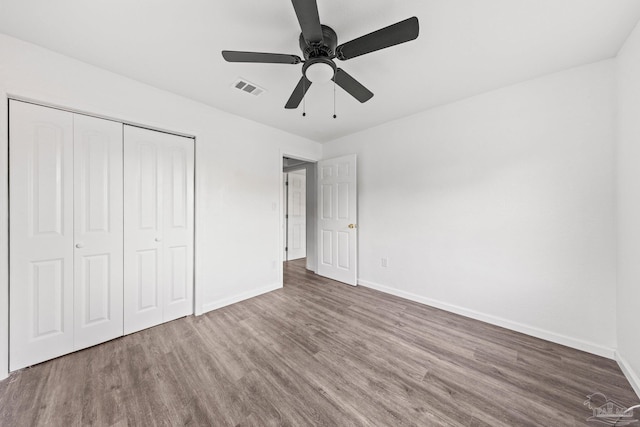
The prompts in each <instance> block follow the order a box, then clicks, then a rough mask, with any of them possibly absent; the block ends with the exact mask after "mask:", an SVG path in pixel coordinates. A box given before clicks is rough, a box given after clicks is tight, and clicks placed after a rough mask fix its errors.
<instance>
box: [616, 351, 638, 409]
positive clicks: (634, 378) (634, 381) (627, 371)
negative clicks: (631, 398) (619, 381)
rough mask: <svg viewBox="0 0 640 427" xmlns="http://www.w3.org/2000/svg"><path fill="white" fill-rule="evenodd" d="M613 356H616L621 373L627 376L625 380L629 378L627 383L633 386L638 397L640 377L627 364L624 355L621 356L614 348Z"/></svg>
mask: <svg viewBox="0 0 640 427" xmlns="http://www.w3.org/2000/svg"><path fill="white" fill-rule="evenodd" d="M615 356H616V362H618V366H620V369H621V370H622V373H623V374H624V376H625V377H627V380H629V384H631V387H633V391H635V392H636V394H637V395H638V398H640V377H639V376H638V374H637V373H636V372H635V371H634V370H633V369H632V368H631V365H629V362H627V360H626V359H625V358H624V357H622V356H621V355H620V353H618V351H617V350H616V354H615ZM629 403H631V402H629ZM634 404H635V403H634Z"/></svg>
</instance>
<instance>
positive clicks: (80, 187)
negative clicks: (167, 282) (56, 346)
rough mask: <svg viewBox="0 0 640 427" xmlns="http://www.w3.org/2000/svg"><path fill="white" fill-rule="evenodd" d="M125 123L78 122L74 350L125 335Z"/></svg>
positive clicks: (78, 119) (83, 118) (76, 118)
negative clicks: (123, 301)
mask: <svg viewBox="0 0 640 427" xmlns="http://www.w3.org/2000/svg"><path fill="white" fill-rule="evenodd" d="M122 198H123V196H122V123H116V122H113V121H109V120H102V119H97V118H94V117H88V116H82V115H75V116H74V216H75V220H74V228H75V233H74V240H75V248H74V253H75V256H74V289H75V292H74V293H75V307H74V308H75V322H74V328H75V337H74V341H75V344H74V349H75V350H78V349H81V348H85V347H89V346H92V345H95V344H98V343H101V342H104V341H108V340H110V339H113V338H116V337H118V336H121V335H122V334H123V326H122V281H123V278H122V251H123V248H122V245H123V242H122V240H123V228H122V215H123V211H122Z"/></svg>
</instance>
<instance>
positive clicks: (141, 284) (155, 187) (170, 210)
mask: <svg viewBox="0 0 640 427" xmlns="http://www.w3.org/2000/svg"><path fill="white" fill-rule="evenodd" d="M124 141H125V142H124V188H125V215H124V218H125V233H124V239H125V242H124V247H125V250H124V259H125V261H124V330H125V333H131V332H135V331H139V330H141V329H145V328H148V327H151V326H154V325H157V324H160V323H162V322H164V321H168V320H172V319H175V318H177V317H181V316H185V315H187V314H190V313H193V309H192V306H193V302H192V301H193V141H192V140H190V139H188V138H183V137H179V136H175V135H170V134H166V133H162V132H156V131H151V130H148V129H141V128H136V127H133V126H126V125H125V131H124Z"/></svg>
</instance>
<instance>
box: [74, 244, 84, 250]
mask: <svg viewBox="0 0 640 427" xmlns="http://www.w3.org/2000/svg"><path fill="white" fill-rule="evenodd" d="M76 248H78V249H80V248H84V244H83V243H76Z"/></svg>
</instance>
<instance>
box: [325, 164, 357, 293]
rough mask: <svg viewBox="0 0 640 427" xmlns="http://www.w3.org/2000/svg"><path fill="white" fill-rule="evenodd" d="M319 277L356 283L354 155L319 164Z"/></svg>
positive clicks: (355, 183) (355, 184)
mask: <svg viewBox="0 0 640 427" xmlns="http://www.w3.org/2000/svg"><path fill="white" fill-rule="evenodd" d="M318 170H319V171H320V172H319V174H318V195H319V196H318V217H319V218H318V236H320V238H319V239H318V254H319V262H318V274H319V275H321V276H325V277H329V278H331V279H334V280H338V281H340V282H344V283H347V284H350V285H354V286H355V285H356V282H357V243H358V242H357V228H356V226H357V210H356V207H357V192H356V191H357V182H356V156H355V154H352V155H348V156H344V157H340V158H336V159H328V160H323V161H321V162H319V163H318Z"/></svg>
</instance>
